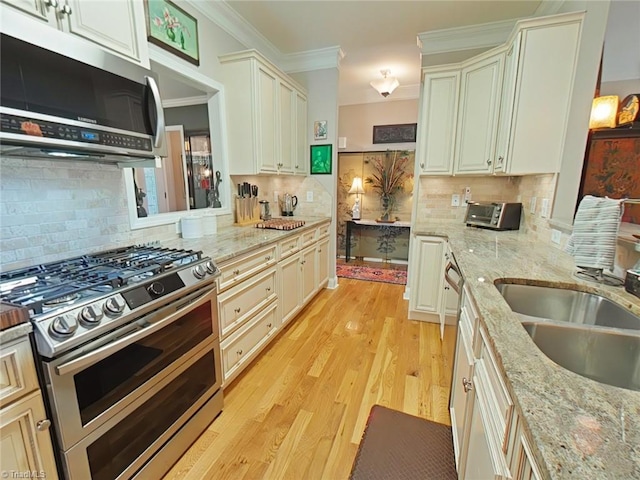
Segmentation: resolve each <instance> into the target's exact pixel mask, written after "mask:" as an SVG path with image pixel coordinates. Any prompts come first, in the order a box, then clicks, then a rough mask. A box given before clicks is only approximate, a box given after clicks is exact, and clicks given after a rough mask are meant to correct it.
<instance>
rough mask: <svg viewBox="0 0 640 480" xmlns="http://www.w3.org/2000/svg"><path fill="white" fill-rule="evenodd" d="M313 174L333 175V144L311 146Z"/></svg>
mask: <svg viewBox="0 0 640 480" xmlns="http://www.w3.org/2000/svg"><path fill="white" fill-rule="evenodd" d="M309 158H310V161H311V174H315V175H318V174H320V175H331V163H332V157H331V144H330V143H328V144H326V145H311V155H310V156H309Z"/></svg>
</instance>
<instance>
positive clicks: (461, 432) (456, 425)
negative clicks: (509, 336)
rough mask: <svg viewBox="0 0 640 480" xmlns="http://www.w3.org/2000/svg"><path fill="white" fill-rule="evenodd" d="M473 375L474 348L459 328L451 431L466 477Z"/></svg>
mask: <svg viewBox="0 0 640 480" xmlns="http://www.w3.org/2000/svg"><path fill="white" fill-rule="evenodd" d="M472 373H473V348H472V345H471V339H468V338H467V333H466V330H463V329H461V328H458V338H457V343H456V357H455V364H454V367H453V378H452V381H451V400H450V403H449V412H450V414H451V430H452V434H453V451H454V454H455V460H456V468H457V470H458V475H459V476H461V477H462V475H464V471H463V465H464V464H465V461H464V458H465V454H466V450H465V448H466V446H467V433H468V431H467V428H465V427H466V426H467V425H466V424H465V418H469V417H468V415H469V414H470V413H471V408H472V404H473V403H472V399H473V393H470V392H469V391H468V390H469V382H470V381H471V378H472Z"/></svg>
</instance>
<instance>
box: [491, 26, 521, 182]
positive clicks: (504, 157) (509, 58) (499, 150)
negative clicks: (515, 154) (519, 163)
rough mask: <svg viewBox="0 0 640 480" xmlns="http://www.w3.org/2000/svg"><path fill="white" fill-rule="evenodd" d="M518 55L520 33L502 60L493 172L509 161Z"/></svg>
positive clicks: (498, 170)
mask: <svg viewBox="0 0 640 480" xmlns="http://www.w3.org/2000/svg"><path fill="white" fill-rule="evenodd" d="M519 56H520V34H518V35H517V36H516V38H515V39H514V41H513V42H512V43H511V45H509V47H508V49H507V53H506V54H505V60H504V75H503V78H502V92H501V95H500V96H501V100H500V116H499V119H498V137H497V140H496V153H495V156H496V158H495V163H494V166H493V168H494V171H495V172H506V171H507V165H508V163H509V156H508V153H509V140H510V136H511V120H512V117H513V104H514V102H515V89H516V74H517V71H518V58H519Z"/></svg>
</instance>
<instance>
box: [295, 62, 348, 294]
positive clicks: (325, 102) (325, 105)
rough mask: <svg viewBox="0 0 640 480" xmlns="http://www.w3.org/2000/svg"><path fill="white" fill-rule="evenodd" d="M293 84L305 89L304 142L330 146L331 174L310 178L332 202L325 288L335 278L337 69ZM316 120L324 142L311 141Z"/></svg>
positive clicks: (303, 77)
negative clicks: (323, 131)
mask: <svg viewBox="0 0 640 480" xmlns="http://www.w3.org/2000/svg"><path fill="white" fill-rule="evenodd" d="M291 76H292V77H293V78H294V79H295V80H296V81H298V82H299V83H300V84H302V85H303V86H304V87H306V89H307V92H308V95H307V139H308V141H309V144H310V145H313V144H327V143H330V144H332V145H333V148H332V154H333V158H332V160H331V165H332V167H331V175H312V176H311V177H312V178H313V179H314V180H316V181H317V182H318V183H319V184H320V185H322V187H323V188H324V189H325V190H326V191H327V192H328V193H329V194H330V195H331V199H332V203H331V209H330V211H328V212H326V215H328V216H329V215H330V216H331V217H332V221H331V232H330V233H331V237H330V238H331V240H330V243H329V259H330V263H329V286H330V287H334V286H335V285H337V277H336V261H335V259H336V238H337V236H336V219H335V211H336V199H337V178H338V128H339V127H338V83H339V80H340V72H339V70H338V69H337V68H329V69H324V70H314V71H311V72H301V73H296V74H293V75H291ZM316 120H326V121H327V139H326V140H318V141H316V140H314V139H313V122H315V121H316Z"/></svg>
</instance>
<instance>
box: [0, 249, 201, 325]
mask: <svg viewBox="0 0 640 480" xmlns="http://www.w3.org/2000/svg"><path fill="white" fill-rule="evenodd" d="M201 258H202V252H200V251H194V250H180V249H170V248H162V247H154V246H130V247H123V248H117V249H113V250H107V251H104V252H99V253H96V254H89V255H82V256H79V257H74V258H70V259H66V260H61V261H57V262H51V263H47V264H42V265H37V266H33V267H27V268H23V269H18V270H12V271H9V272H3V273H0V299H2V300H3V301H5V302H10V303H14V304H17V305H21V306H24V307H27V308H29V309H31V310H32V311H33V312H34V313H35V314H40V313H42V312H43V308H52V307H55V306H58V305H62V304H69V303H73V302H74V301H75V300H77V299H79V298H82V297H83V296H92V295H99V294H103V293H106V292H110V291H113V290H115V289H117V288H119V287H123V286H125V285H129V284H133V283H137V282H140V281H142V280H144V279H148V278H150V277H153V276H154V275H159V274H161V273H164V272H166V271H168V270H171V269H173V268H180V267H182V266H184V265H188V264H190V263H193V262H197V261H199V260H200V259H201Z"/></svg>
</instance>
